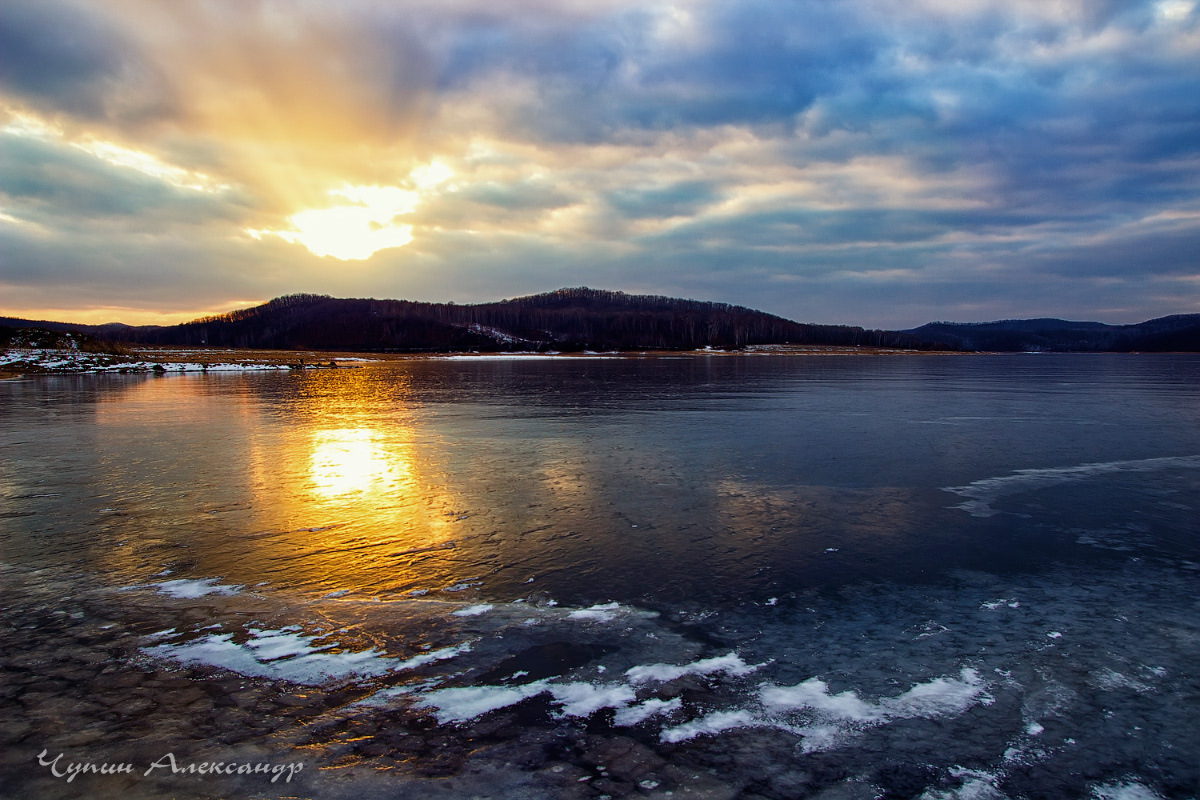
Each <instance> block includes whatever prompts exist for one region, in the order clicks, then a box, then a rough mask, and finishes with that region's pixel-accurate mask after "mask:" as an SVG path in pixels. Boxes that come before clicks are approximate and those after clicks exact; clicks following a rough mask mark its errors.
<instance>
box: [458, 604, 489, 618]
mask: <svg viewBox="0 0 1200 800" xmlns="http://www.w3.org/2000/svg"><path fill="white" fill-rule="evenodd" d="M493 608H495V606H494V605H492V604H491V603H480V604H479V605H476V606H467V607H466V608H460V609H459V610H458V611H451V612H450V614H451V615H452V616H455V617H478V616H479V615H480V614H486V613H487V612H489V611H491V610H492V609H493Z"/></svg>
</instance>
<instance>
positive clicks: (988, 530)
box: [0, 355, 1200, 800]
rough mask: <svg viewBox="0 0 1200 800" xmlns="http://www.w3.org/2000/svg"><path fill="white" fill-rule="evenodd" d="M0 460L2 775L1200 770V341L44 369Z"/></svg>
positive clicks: (600, 792)
mask: <svg viewBox="0 0 1200 800" xmlns="http://www.w3.org/2000/svg"><path fill="white" fill-rule="evenodd" d="M0 453H2V458H0V588H2V590H3V594H2V596H0V614H2V617H0V670H2V671H0V796H6V797H9V796H11V797H18V796H21V797H30V796H37V797H137V796H145V797H156V796H164V795H166V794H169V795H172V796H176V797H332V798H340V797H347V798H349V797H353V798H374V797H380V798H383V797H401V798H408V797H412V798H424V797H446V798H458V797H517V798H520V797H528V798H540V797H547V798H557V797H564V798H604V797H609V798H615V797H656V798H665V797H674V798H679V797H710V798H735V797H737V798H800V797H823V798H860V797H861V798H867V797H884V798H916V797H921V798H928V799H929V800H934V799H936V798H952V797H961V798H1001V797H1009V798H1043V797H1044V798H1075V797H1094V798H1126V800H1136V799H1138V798H1153V797H1161V798H1177V797H1178V798H1184V797H1196V796H1197V795H1198V794H1200V358H1197V357H1195V356H1149V355H1111V356H1110V355H1096V356H1091V355H1077V356H1054V355H1013V356H911V357H910V356H762V355H759V356H693V355H688V356H683V357H657V358H654V357H645V358H541V359H538V358H512V357H509V358H450V359H435V358H430V359H400V360H389V361H381V362H367V363H363V364H362V365H361V366H360V368H357V369H340V370H325V371H306V372H284V373H252V374H210V375H166V376H161V377H156V376H145V375H141V376H137V375H107V376H43V377H37V378H29V379H24V380H17V381H5V382H0ZM167 753H170V754H171V755H172V757H173V759H174V762H175V766H176V767H177V770H176V771H172V769H171V768H170V767H169V766H167V764H168V762H166V761H163V759H164V758H165V755H166V754H167ZM60 755H61V757H60V760H59V761H57V762H55V763H53V764H51V765H47V763H46V762H52V761H53V759H54V758H55V756H60ZM39 759H40V760H39ZM156 763H158V764H160V766H159V767H157V768H154V769H149V768H150V767H151V765H153V764H156ZM213 763H225V764H227V765H235V766H236V765H251V766H252V767H253V765H263V764H267V765H281V764H282V765H289V764H295V763H302V764H303V765H304V767H303V769H301V770H300V771H299V772H295V770H292V771H290V772H288V773H287V774H286V775H285V777H287V776H290V777H291V780H290V781H284V780H282V779H277V780H276V781H275V782H272V781H271V777H272V776H273V775H274V774H275V773H271V774H268V773H266V772H264V771H263V770H262V769H259V770H257V771H255V770H254V769H243V770H241V771H240V772H239V771H238V770H236V769H232V768H231V767H226V768H222V769H218V770H216V771H215V772H216V774H214V772H213V771H212V770H210V769H207V768H206V769H204V774H201V767H200V766H198V765H203V764H213ZM69 764H75V765H77V766H78V765H81V764H92V765H95V768H96V770H97V771H90V772H88V771H83V772H80V773H79V774H77V775H76V776H75V778H74V779H73V780H71V781H68V780H67V773H66V769H67V766H68V765H69ZM121 764H125V765H131V767H132V768H131V769H128V770H124V771H121V770H114V769H110V770H109V773H108V774H104V773H102V772H100V771H99V769H100V767H101V766H102V765H109V766H110V767H113V765H117V766H119V765H121ZM187 765H191V768H190V769H188V767H187ZM148 769H149V773H150V774H148V775H147V774H145V773H146V772H147V770H148ZM226 773H231V774H226Z"/></svg>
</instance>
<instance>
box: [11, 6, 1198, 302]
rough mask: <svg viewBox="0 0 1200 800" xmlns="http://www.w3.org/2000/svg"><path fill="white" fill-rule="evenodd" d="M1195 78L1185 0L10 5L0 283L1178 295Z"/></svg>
mask: <svg viewBox="0 0 1200 800" xmlns="http://www.w3.org/2000/svg"><path fill="white" fill-rule="evenodd" d="M1197 84H1200V13H1198V12H1197V8H1196V5H1195V4H1194V3H1192V2H1190V0H1159V1H1158V2H1134V1H1133V0H1128V1H1126V0H1120V1H1118V0H1111V1H1106V2H1090V1H1085V0H1064V2H1062V3H1054V4H1049V3H1044V2H1036V0H1009V1H1008V2H999V1H998V0H957V1H956V2H949V1H948V0H916V1H915V2H901V1H900V0H843V1H841V2H831V1H826V0H818V2H808V3H798V4H781V3H775V2H766V0H735V2H722V3H717V2H708V0H680V1H679V2H674V3H650V4H646V3H633V2H627V1H625V0H610V1H609V2H587V3H584V2H577V3H559V2H553V3H552V2H542V0H524V1H523V2H508V3H501V4H496V3H483V2H482V0H453V1H452V2H432V0H430V1H429V2H425V0H418V1H417V2H412V3H405V4H403V5H402V6H397V5H395V4H391V3H384V2H375V1H373V0H351V1H349V2H345V3H337V4H331V3H325V2H317V1H316V0H306V1H303V2H286V3H285V2H278V1H277V0H254V1H253V2H244V3H229V4H221V3H216V4H214V3H202V2H191V1H190V0H181V1H180V2H172V3H157V2H149V0H110V2H106V3H104V4H100V5H97V4H93V3H83V2H67V1H66V0H53V1H51V0H46V1H43V2H36V3H35V2H27V1H26V0H13V2H9V3H5V4H3V6H0V111H2V113H3V115H4V118H5V120H6V122H4V123H3V124H6V125H8V126H9V127H10V128H12V130H9V131H7V132H0V235H2V236H4V237H6V240H7V241H8V242H9V243H10V246H7V247H5V249H4V250H3V251H0V284H3V285H4V286H5V287H6V288H5V295H6V297H16V296H17V295H16V294H13V292H19V293H21V296H22V297H26V298H27V299H28V298H33V297H34V296H37V297H52V296H53V295H54V293H55V291H60V292H62V293H64V294H71V296H73V297H75V298H77V300H78V301H79V302H84V301H85V300H86V298H87V297H88V296H89V293H94V294H95V296H97V297H99V296H101V295H103V297H105V298H107V300H106V302H111V303H116V301H117V300H120V301H121V303H122V304H124V305H126V306H131V307H135V306H137V304H139V303H140V304H142V305H144V306H145V307H147V308H150V307H154V306H155V305H156V304H159V305H161V304H162V303H164V302H167V300H168V299H169V298H170V297H171V291H172V287H174V290H175V291H176V292H178V293H180V294H179V295H177V296H183V295H184V294H187V293H192V294H194V296H195V297H196V298H197V302H202V303H203V305H204V308H205V309H209V308H211V307H213V306H215V305H219V304H220V303H221V302H222V299H221V298H222V297H224V298H226V299H228V301H229V302H233V301H234V300H241V299H245V298H247V297H262V298H264V299H265V298H266V297H269V296H272V295H274V294H283V293H287V292H293V291H314V290H315V291H328V292H330V293H333V294H344V295H349V294H364V295H375V296H408V297H415V298H419V299H456V300H459V301H468V300H483V299H489V298H490V297H495V296H513V295H515V294H519V293H521V292H523V291H539V290H543V289H549V288H554V287H557V286H561V285H578V284H581V283H587V284H590V285H598V286H612V287H613V288H622V289H627V290H643V291H651V292H656V293H679V294H684V295H689V296H699V297H703V298H705V299H716V300H728V301H732V302H739V303H745V304H749V305H756V306H759V307H763V308H765V309H766V310H769V311H773V312H775V313H779V314H783V315H785V316H789V317H792V318H797V319H814V320H816V321H825V322H862V323H865V324H892V325H895V324H901V325H916V324H919V323H921V322H924V321H926V320H927V319H929V318H947V317H951V316H954V312H960V313H964V314H966V313H970V314H972V315H977V317H976V318H978V317H996V316H1012V315H1022V314H1023V312H1022V311H1021V309H1022V308H1023V307H1025V306H1028V307H1029V308H1030V309H1031V312H1030V313H1032V310H1033V309H1034V307H1036V308H1037V313H1066V312H1065V311H1063V312H1055V311H1054V309H1052V308H1048V307H1047V305H1048V304H1049V303H1051V301H1050V300H1048V299H1047V298H1053V297H1065V296H1066V295H1069V296H1070V300H1061V299H1060V300H1058V301H1057V302H1059V303H1061V304H1063V306H1064V308H1066V307H1070V308H1074V309H1078V310H1079V311H1080V313H1084V312H1087V310H1088V309H1089V308H1094V309H1096V310H1097V311H1096V313H1099V312H1100V311H1105V313H1112V314H1116V315H1121V318H1120V319H1113V321H1132V318H1131V317H1129V316H1126V315H1139V314H1147V315H1150V316H1153V315H1155V314H1156V313H1168V312H1170V311H1175V310H1188V309H1191V308H1195V307H1196V306H1197V304H1198V303H1200V281H1197V280H1194V279H1195V278H1196V276H1197V273H1198V269H1197V267H1196V266H1195V263H1194V260H1191V259H1189V257H1188V253H1189V248H1190V247H1192V245H1193V243H1194V242H1195V238H1196V233H1197V231H1200V218H1197V217H1196V212H1197V211H1198V210H1200V189H1198V188H1197V187H1200V99H1198V98H1197V96H1196V92H1195V86H1196V85H1197ZM21 125H25V126H26V127H25V128H21ZM13 126H16V127H15V128H13ZM39 126H40V127H39ZM14 131H15V132H14ZM38 131H41V133H40V134H38V135H33V134H34V133H37V132H38ZM435 164H436V165H438V166H437V168H436V170H435V168H434V167H433V166H432V165H435ZM435 172H436V175H435ZM434 177H437V178H438V179H437V180H435V179H434ZM189 187H190V188H189ZM196 187H199V188H196ZM346 187H387V190H388V191H393V192H398V193H411V195H408V194H405V195H404V196H405V198H406V200H405V202H404V203H402V204H399V205H396V204H392V205H391V206H388V209H384V210H379V209H375V208H374V207H373V206H372V207H368V206H369V205H370V204H367V203H362V202H357V201H353V202H352V201H351V200H350V199H348V198H346V197H340V196H337V195H336V194H331V192H333V193H336V192H338V191H342V190H345V189H346ZM398 196H399V195H398ZM410 201H411V202H410ZM380 208H382V206H380ZM339 209H340V210H339ZM355 209H358V211H355ZM330 214H333V215H335V216H336V215H338V214H341V215H342V216H343V217H345V216H346V215H347V214H351V215H353V214H357V215H358V217H362V219H358V217H356V218H355V219H352V220H351V219H343V220H342V222H344V223H346V224H345V225H339V226H335V227H337V229H338V231H340V233H339V234H338V236H339V237H340V239H339V242H333V243H331V242H326V243H325V245H314V246H315V247H316V249H317V251H318V252H326V253H333V252H334V250H338V251H339V252H343V253H345V252H349V251H347V250H341V249H340V247H341V246H342V245H343V244H345V243H346V242H349V243H350V244H354V245H355V246H356V247H355V248H354V253H355V255H356V256H366V258H364V259H363V260H361V261H355V262H352V266H351V267H350V268H346V267H345V265H343V266H342V267H341V268H338V267H331V263H332V259H329V258H324V259H322V258H320V257H318V256H317V255H314V254H313V253H312V252H310V251H309V250H308V249H306V248H305V247H303V246H301V245H302V244H303V242H302V240H301V238H300V237H301V234H302V232H303V231H302V227H301V225H300V223H306V221H320V220H324V221H325V222H328V221H329V220H330V219H331V217H330V216H329V215H330ZM322 215H324V216H322ZM339 219H340V218H339ZM351 223H352V224H351ZM322 224H323V223H322ZM356 226H357V229H358V230H359V234H354V233H353V229H355V228H356ZM326 227H328V226H326ZM248 230H251V231H260V232H262V231H275V232H281V233H282V234H283V235H284V236H285V237H290V238H291V239H292V240H293V241H292V243H289V242H288V241H284V239H283V238H280V237H279V236H262V237H261V238H260V239H259V240H255V239H254V238H253V237H251V236H249V235H247V233H246V231H248ZM409 237H411V241H409ZM373 238H374V239H376V240H377V241H375V242H370V241H368V240H370V239H373ZM360 240H361V241H360ZM402 240H403V241H402ZM314 241H315V240H312V241H310V242H309V244H314ZM380 243H382V244H384V245H388V246H386V247H383V248H377V247H375V246H374V245H375V244H380ZM396 244H403V246H402V247H397V246H395V245H396ZM360 245H361V246H360ZM1117 286H1120V287H1121V289H1120V292H1118V291H1117V290H1116V289H1115V288H1114V287H1117ZM1167 286H1169V287H1170V290H1169V291H1168V290H1166V289H1164V287H1167ZM22 302H25V301H22ZM29 302H32V300H29ZM46 302H49V301H46ZM1089 303H1090V304H1091V305H1089ZM176 305H178V303H176ZM47 307H51V306H49V305H47ZM53 307H55V308H60V307H62V304H61V303H59V304H58V305H55V306H53ZM1096 313H1093V314H1090V316H1095V315H1096Z"/></svg>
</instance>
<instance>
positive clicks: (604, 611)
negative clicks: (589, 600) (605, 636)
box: [567, 603, 621, 622]
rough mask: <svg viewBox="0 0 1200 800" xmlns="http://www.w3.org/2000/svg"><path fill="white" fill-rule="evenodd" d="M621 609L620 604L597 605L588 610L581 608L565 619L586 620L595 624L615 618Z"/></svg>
mask: <svg viewBox="0 0 1200 800" xmlns="http://www.w3.org/2000/svg"><path fill="white" fill-rule="evenodd" d="M620 608H621V604H620V603H598V604H596V605H594V606H590V607H588V608H581V609H579V610H577V611H572V612H571V613H570V614H567V619H586V620H593V621H595V622H607V621H608V620H610V619H612V618H613V617H615V616H616V612H617V611H619V610H620Z"/></svg>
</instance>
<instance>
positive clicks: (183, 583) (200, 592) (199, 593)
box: [150, 578, 242, 600]
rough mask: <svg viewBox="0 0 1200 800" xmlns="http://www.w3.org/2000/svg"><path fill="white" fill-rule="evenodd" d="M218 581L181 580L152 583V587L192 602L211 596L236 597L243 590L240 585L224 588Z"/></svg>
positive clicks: (208, 579) (209, 579)
mask: <svg viewBox="0 0 1200 800" xmlns="http://www.w3.org/2000/svg"><path fill="white" fill-rule="evenodd" d="M218 580H219V579H218V578H201V579H199V580H191V579H187V578H180V579H179V580H174V581H163V582H162V583H152V584H150V585H151V586H157V587H158V591H159V592H161V593H162V594H165V595H169V596H171V597H176V598H179V599H181V600H191V599H194V598H197V597H204V596H205V595H209V594H218V595H226V596H228V595H235V594H237V593H238V590H239V589H241V588H242V587H241V586H240V585H238V586H230V585H225V586H223V585H221V584H218V583H217V581H218Z"/></svg>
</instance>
